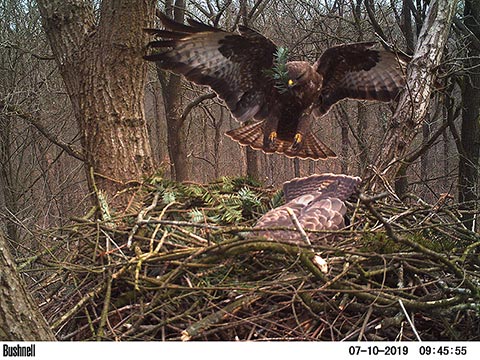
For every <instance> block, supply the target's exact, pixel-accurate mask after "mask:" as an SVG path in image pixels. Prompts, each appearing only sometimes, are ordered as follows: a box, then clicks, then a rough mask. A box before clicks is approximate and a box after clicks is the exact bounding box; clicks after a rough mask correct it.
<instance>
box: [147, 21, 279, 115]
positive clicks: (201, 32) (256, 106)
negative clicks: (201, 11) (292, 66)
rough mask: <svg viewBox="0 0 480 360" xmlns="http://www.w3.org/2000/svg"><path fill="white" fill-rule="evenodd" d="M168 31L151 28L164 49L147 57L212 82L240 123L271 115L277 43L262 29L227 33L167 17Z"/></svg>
mask: <svg viewBox="0 0 480 360" xmlns="http://www.w3.org/2000/svg"><path fill="white" fill-rule="evenodd" d="M161 21H162V23H163V25H164V26H165V29H166V30H157V29H147V32H149V33H151V34H153V35H156V36H158V37H159V38H161V40H157V41H152V42H150V43H149V47H152V48H161V49H162V51H161V52H160V53H153V54H150V55H147V56H145V59H146V60H150V61H156V62H157V64H158V65H159V66H160V67H161V68H162V69H165V70H171V71H172V72H174V73H177V74H183V75H184V76H185V77H186V78H187V79H188V80H190V81H193V82H194V83H197V84H200V85H208V86H210V87H211V88H212V89H213V90H214V91H215V92H216V93H217V95H218V97H219V98H221V99H223V100H224V101H225V103H226V104H227V106H228V108H229V109H230V111H231V112H232V114H233V116H234V117H235V118H236V119H237V120H239V121H242V122H243V121H246V120H249V119H251V118H255V119H258V120H261V119H264V118H266V117H267V116H268V113H269V111H270V110H269V107H268V102H269V98H270V97H271V96H272V93H275V92H276V91H275V89H274V82H273V79H272V78H271V77H269V76H268V75H267V74H266V70H269V69H271V68H272V66H273V63H274V54H275V51H276V46H275V44H274V43H273V42H271V41H270V40H268V39H267V38H266V37H264V36H262V35H261V34H259V33H257V32H256V31H254V30H252V29H249V28H246V27H239V33H232V32H226V31H222V30H220V29H217V28H214V27H210V26H208V25H205V24H202V23H200V22H197V21H195V20H192V19H190V20H188V22H189V24H190V25H184V24H180V23H177V22H175V21H173V20H171V19H169V18H167V17H166V16H165V15H163V14H162V15H161Z"/></svg>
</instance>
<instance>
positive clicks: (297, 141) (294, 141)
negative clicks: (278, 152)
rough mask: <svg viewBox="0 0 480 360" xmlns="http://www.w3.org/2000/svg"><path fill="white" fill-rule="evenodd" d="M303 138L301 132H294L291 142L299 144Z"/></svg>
mask: <svg viewBox="0 0 480 360" xmlns="http://www.w3.org/2000/svg"><path fill="white" fill-rule="evenodd" d="M302 140H303V136H302V134H298V133H297V134H295V137H294V138H293V143H294V144H300V143H301V142H302Z"/></svg>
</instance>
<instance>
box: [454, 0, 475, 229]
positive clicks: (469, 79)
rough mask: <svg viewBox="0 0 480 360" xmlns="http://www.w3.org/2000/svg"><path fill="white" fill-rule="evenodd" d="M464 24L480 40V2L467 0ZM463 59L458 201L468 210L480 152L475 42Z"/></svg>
mask: <svg viewBox="0 0 480 360" xmlns="http://www.w3.org/2000/svg"><path fill="white" fill-rule="evenodd" d="M464 15H465V16H464V19H465V26H466V27H467V28H468V29H469V30H470V31H471V32H472V33H473V34H474V35H475V36H476V37H477V38H479V39H480V2H479V1H478V0H465V13H464ZM467 49H468V50H467V57H466V59H465V61H464V64H465V71H466V72H467V74H466V75H465V76H464V85H463V89H462V100H463V108H462V130H461V143H462V147H461V148H462V151H461V153H460V161H459V169H458V200H459V202H460V203H463V208H464V209H465V210H471V211H472V212H475V213H476V212H477V211H478V167H479V155H480V153H479V151H480V50H479V49H478V48H476V47H475V46H473V45H472V44H471V45H470V46H469V47H468V48H467ZM464 219H465V221H466V222H465V225H466V226H467V227H468V228H470V229H472V230H475V229H474V226H475V221H474V220H475V215H474V214H473V213H471V214H468V215H465V217H464Z"/></svg>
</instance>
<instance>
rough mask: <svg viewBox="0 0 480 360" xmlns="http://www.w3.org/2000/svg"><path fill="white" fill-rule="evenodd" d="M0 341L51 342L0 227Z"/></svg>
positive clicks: (47, 330) (43, 321)
mask: <svg viewBox="0 0 480 360" xmlns="http://www.w3.org/2000/svg"><path fill="white" fill-rule="evenodd" d="M0 294H1V296H0V341H53V340H55V335H54V334H53V332H52V331H51V329H50V327H49V326H48V324H47V322H46V321H45V319H44V318H43V315H42V314H41V313H40V311H39V310H38V306H37V305H36V304H35V301H34V300H33V299H32V296H31V294H30V293H29V292H28V291H27V290H26V289H25V283H24V282H23V280H22V278H21V277H20V275H19V274H18V272H17V270H16V268H15V262H14V260H13V257H12V255H11V254H10V250H9V248H8V244H7V240H6V239H5V237H4V235H3V233H2V231H1V229H0Z"/></svg>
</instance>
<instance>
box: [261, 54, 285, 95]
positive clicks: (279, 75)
mask: <svg viewBox="0 0 480 360" xmlns="http://www.w3.org/2000/svg"><path fill="white" fill-rule="evenodd" d="M274 55H275V59H274V61H273V68H271V69H269V70H267V71H266V74H267V76H269V77H270V78H272V79H273V80H275V85H274V86H275V88H276V89H277V90H278V91H279V92H280V93H281V94H282V93H284V92H286V91H287V90H288V71H287V59H288V49H287V48H284V47H282V46H280V47H278V48H277V51H275V54H274Z"/></svg>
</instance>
